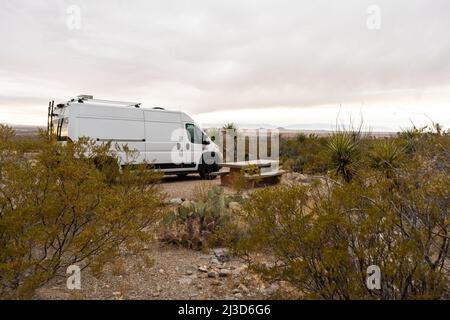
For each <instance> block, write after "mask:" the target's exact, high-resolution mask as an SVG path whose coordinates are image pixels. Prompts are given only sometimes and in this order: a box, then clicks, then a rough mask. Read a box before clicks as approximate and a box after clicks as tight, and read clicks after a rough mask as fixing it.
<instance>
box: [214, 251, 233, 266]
mask: <svg viewBox="0 0 450 320" xmlns="http://www.w3.org/2000/svg"><path fill="white" fill-rule="evenodd" d="M214 255H215V256H216V258H217V259H218V260H219V261H220V262H222V263H223V262H227V261H230V255H229V253H228V249H224V248H217V249H214Z"/></svg>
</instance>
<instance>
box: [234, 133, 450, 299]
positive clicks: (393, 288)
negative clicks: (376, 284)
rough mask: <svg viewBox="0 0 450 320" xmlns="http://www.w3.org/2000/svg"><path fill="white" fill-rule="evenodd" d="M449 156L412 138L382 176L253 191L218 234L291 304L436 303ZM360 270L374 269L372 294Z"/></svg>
mask: <svg viewBox="0 0 450 320" xmlns="http://www.w3.org/2000/svg"><path fill="white" fill-rule="evenodd" d="M348 138H349V137H342V136H340V137H339V139H348ZM341 142H342V145H343V146H345V148H344V147H342V148H343V149H346V150H347V149H349V148H350V149H353V148H355V147H353V146H349V144H351V142H350V141H347V140H345V141H340V142H339V143H341ZM344 142H345V143H344ZM449 147H450V145H449V139H448V136H446V135H442V134H440V135H438V134H436V133H434V134H422V135H420V136H419V137H418V139H417V142H416V151H415V153H414V154H412V155H411V156H410V157H409V158H400V157H398V158H397V157H396V159H395V167H396V168H395V170H392V172H391V173H392V174H391V175H386V174H385V171H384V170H385V168H384V167H383V166H381V167H376V168H374V169H370V167H358V168H357V169H356V170H358V172H357V177H358V178H357V179H351V180H350V179H347V180H348V182H347V183H345V182H344V183H340V182H331V181H330V180H328V182H324V183H322V184H316V185H311V186H306V187H305V186H296V187H295V186H294V187H288V186H278V187H275V188H266V189H260V190H257V191H255V192H253V193H252V194H251V196H250V199H249V200H248V201H247V202H246V203H245V204H244V209H243V212H242V215H241V216H240V224H239V225H237V226H234V227H231V228H230V229H231V230H230V231H229V232H227V233H228V234H229V235H230V237H231V236H233V237H235V239H236V238H237V239H238V240H237V241H236V240H235V239H234V240H233V239H232V240H233V241H230V242H231V244H230V246H231V248H232V250H233V252H234V253H235V254H237V255H239V256H241V257H244V258H246V259H247V260H248V261H249V263H250V267H251V268H252V269H253V270H254V271H256V272H258V273H260V274H261V275H262V276H263V277H265V278H266V279H268V280H271V281H274V280H284V281H287V282H288V283H290V284H291V285H292V286H294V287H295V288H297V294H298V295H297V297H303V298H323V299H439V298H443V297H444V296H445V294H446V292H448V290H449V276H450V273H449V269H448V252H449V251H448V250H449V246H450V238H449V224H450V220H449V214H448V212H449V211H448V210H449V205H450V200H449V199H450V197H449V194H448V191H449V190H450V181H449V178H448V170H449V168H450V163H449V162H450V158H449V150H450V148H449ZM351 152H352V153H353V151H351ZM362 156H363V155H362ZM364 156H367V155H364ZM397 161H398V162H397ZM344 181H345V180H344ZM370 265H377V266H379V267H380V269H381V289H380V290H369V289H368V288H367V287H366V277H367V273H366V272H367V267H368V266H370Z"/></svg>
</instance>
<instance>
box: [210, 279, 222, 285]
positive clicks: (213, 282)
mask: <svg viewBox="0 0 450 320" xmlns="http://www.w3.org/2000/svg"><path fill="white" fill-rule="evenodd" d="M221 284H222V282H221V281H220V280H213V281H211V285H213V286H220V285H221Z"/></svg>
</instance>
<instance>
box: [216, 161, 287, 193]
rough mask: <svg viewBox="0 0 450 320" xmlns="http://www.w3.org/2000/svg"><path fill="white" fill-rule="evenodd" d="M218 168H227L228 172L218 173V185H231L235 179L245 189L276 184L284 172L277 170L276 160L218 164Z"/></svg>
mask: <svg viewBox="0 0 450 320" xmlns="http://www.w3.org/2000/svg"><path fill="white" fill-rule="evenodd" d="M219 166H220V167H222V168H228V169H229V170H228V171H222V170H221V171H219V175H220V183H221V185H223V186H231V185H233V184H234V183H235V182H236V181H237V179H240V178H244V180H243V181H242V182H243V183H244V184H245V186H247V187H255V186H256V185H257V184H277V183H279V182H280V179H281V176H282V175H283V173H284V172H285V171H284V170H280V169H279V162H278V161H277V160H250V161H237V162H225V163H220V164H219Z"/></svg>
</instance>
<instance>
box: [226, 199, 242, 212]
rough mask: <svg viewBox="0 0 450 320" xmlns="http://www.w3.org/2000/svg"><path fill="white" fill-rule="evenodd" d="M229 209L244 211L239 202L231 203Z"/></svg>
mask: <svg viewBox="0 0 450 320" xmlns="http://www.w3.org/2000/svg"><path fill="white" fill-rule="evenodd" d="M228 208H230V210H231V211H239V210H241V209H242V205H241V204H240V203H239V202H235V201H231V202H230V203H229V204H228Z"/></svg>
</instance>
